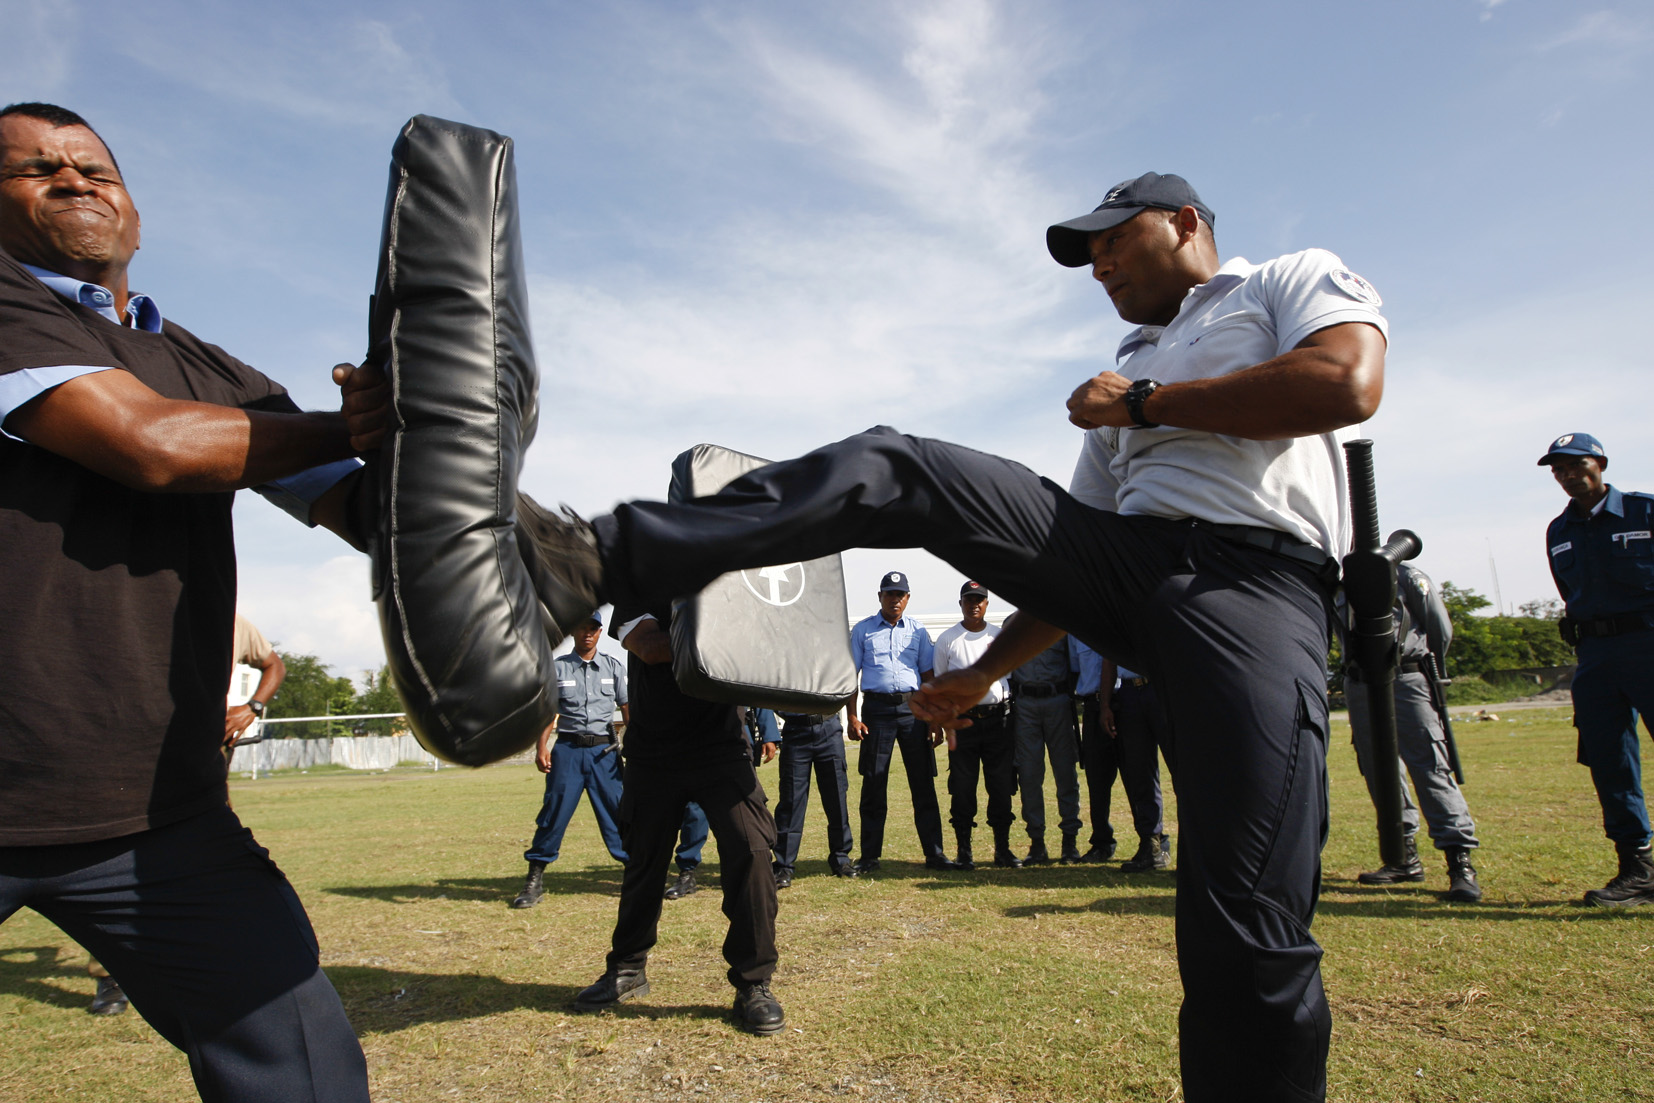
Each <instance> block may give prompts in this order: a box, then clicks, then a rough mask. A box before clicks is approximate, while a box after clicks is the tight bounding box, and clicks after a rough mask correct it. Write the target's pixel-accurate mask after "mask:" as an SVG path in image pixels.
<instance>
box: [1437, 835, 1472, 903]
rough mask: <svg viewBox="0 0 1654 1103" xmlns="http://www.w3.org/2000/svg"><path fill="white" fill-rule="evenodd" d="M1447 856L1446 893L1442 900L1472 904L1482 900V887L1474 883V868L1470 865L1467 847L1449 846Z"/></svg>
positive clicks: (1446, 851)
mask: <svg viewBox="0 0 1654 1103" xmlns="http://www.w3.org/2000/svg"><path fill="white" fill-rule="evenodd" d="M1443 853H1445V854H1446V856H1447V893H1446V895H1444V896H1443V897H1442V899H1443V900H1455V901H1457V902H1459V903H1461V904H1474V903H1475V902H1476V901H1478V900H1480V899H1481V898H1482V886H1481V885H1479V884H1477V883H1476V867H1475V866H1473V865H1471V864H1470V848H1469V847H1468V846H1450V847H1448V848H1447V849H1446V850H1445V851H1444V852H1443Z"/></svg>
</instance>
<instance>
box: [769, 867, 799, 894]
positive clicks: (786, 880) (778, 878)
mask: <svg viewBox="0 0 1654 1103" xmlns="http://www.w3.org/2000/svg"><path fill="white" fill-rule="evenodd" d="M770 875H771V876H773V877H774V878H775V887H776V888H777V889H790V888H792V887H793V871H792V870H790V869H783V868H782V867H781V866H776V867H775V868H774V869H772V870H770Z"/></svg>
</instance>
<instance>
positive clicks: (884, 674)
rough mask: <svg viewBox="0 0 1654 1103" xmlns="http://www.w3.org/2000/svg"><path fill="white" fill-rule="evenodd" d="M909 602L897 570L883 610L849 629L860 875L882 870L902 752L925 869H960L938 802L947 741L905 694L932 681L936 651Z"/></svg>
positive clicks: (883, 593) (885, 584)
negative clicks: (890, 798)
mask: <svg viewBox="0 0 1654 1103" xmlns="http://www.w3.org/2000/svg"><path fill="white" fill-rule="evenodd" d="M910 596H911V594H910V593H909V590H908V585H907V575H905V574H903V573H902V572H901V571H891V572H890V573H889V574H886V575H885V576H884V577H883V578H882V579H881V580H880V581H879V611H878V612H877V613H874V614H873V615H872V616H870V617H868V618H867V619H865V620H860V621H857V622H856V624H855V626H854V627H852V628H851V629H850V655H851V658H853V659H854V660H855V663H856V670H857V671H859V672H860V673H861V700H860V705H861V711H860V713H859V714H858V713H857V708H856V706H857V703H858V702H857V699H856V698H855V697H854V696H852V697H851V698H850V704H849V706H848V708H847V711H848V713H849V716H850V739H851V740H852V741H853V742H858V743H860V744H861V751H860V753H859V754H858V755H857V756H856V772H857V773H859V774H861V776H862V783H861V860H860V861H859V862H857V863H856V869H857V870H859V871H860V872H862V873H871V872H873V871H874V870H876V869H878V868H879V857H880V855H881V854H883V853H884V818H885V813H886V811H887V809H888V807H889V805H888V803H887V801H886V798H885V792H886V788H887V786H888V785H889V783H890V759H891V756H892V755H893V754H894V753H895V750H896V748H898V747H900V748H901V752H902V766H903V767H904V768H905V769H906V771H907V787H908V790H909V792H911V793H912V794H913V826H914V827H915V828H917V829H918V832H919V845H920V847H921V848H922V849H923V850H924V852H925V867H926V868H927V869H953V868H954V864H953V863H952V862H951V861H949V860H948V857H947V855H946V854H944V853H943V852H942V811H941V808H940V806H939V805H938V804H937V803H936V745H937V744H938V743H940V742H941V741H942V740H941V737H940V736H935V737H933V736H932V735H931V734H930V726H929V725H928V724H925V723H924V722H922V721H920V720H916V719H914V716H913V713H912V712H911V711H909V709H908V707H907V695H908V694H910V693H912V692H913V691H914V690H916V689H918V688H919V685H920V683H922V682H924V681H927V680H928V679H929V678H930V674H931V664H932V661H933V655H932V653H933V650H934V648H933V645H932V644H931V639H930V633H929V632H928V631H927V630H926V629H925V626H924V625H922V624H920V623H919V622H918V621H917V620H915V619H913V618H912V617H906V616H903V615H902V614H903V612H904V611H905V610H906V609H907V602H908V598H909V597H910Z"/></svg>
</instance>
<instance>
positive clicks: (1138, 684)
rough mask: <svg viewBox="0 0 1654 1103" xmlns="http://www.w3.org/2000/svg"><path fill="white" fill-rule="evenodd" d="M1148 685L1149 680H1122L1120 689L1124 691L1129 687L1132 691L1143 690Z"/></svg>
mask: <svg viewBox="0 0 1654 1103" xmlns="http://www.w3.org/2000/svg"><path fill="white" fill-rule="evenodd" d="M1148 684H1149V680H1148V679H1147V678H1121V679H1120V688H1121V689H1124V688H1125V687H1127V686H1130V687H1131V688H1132V689H1142V688H1143V687H1144V686H1146V685H1148Z"/></svg>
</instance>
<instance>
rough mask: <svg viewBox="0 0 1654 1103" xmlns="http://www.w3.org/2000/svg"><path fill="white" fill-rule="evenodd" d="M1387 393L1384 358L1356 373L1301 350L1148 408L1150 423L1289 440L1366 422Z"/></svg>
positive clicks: (1162, 392) (1152, 400) (1191, 385)
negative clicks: (1384, 392) (1385, 389)
mask: <svg viewBox="0 0 1654 1103" xmlns="http://www.w3.org/2000/svg"><path fill="white" fill-rule="evenodd" d="M1383 391H1384V362H1383V359H1382V357H1380V358H1378V359H1377V360H1376V362H1372V363H1367V362H1364V363H1363V365H1362V370H1359V371H1355V372H1351V371H1349V370H1348V369H1347V367H1346V366H1345V365H1344V364H1342V363H1341V362H1339V361H1338V360H1337V359H1336V358H1334V357H1333V356H1332V355H1330V354H1329V353H1328V352H1327V351H1326V350H1324V349H1320V348H1306V347H1300V348H1296V349H1293V350H1292V351H1291V352H1289V353H1287V354H1286V355H1284V356H1278V357H1276V358H1275V359H1273V360H1269V361H1266V362H1264V363H1262V364H1258V365H1256V366H1255V367H1251V368H1247V369H1246V370H1244V371H1238V372H1233V373H1231V374H1229V375H1222V376H1218V377H1216V378H1213V379H1193V380H1189V381H1187V382H1184V383H1171V384H1168V385H1166V386H1164V387H1161V388H1160V389H1159V390H1157V391H1155V392H1154V394H1152V395H1150V396H1149V399H1148V401H1147V402H1145V403H1144V404H1143V416H1144V417H1146V418H1148V419H1149V420H1150V421H1155V422H1159V423H1160V424H1162V425H1175V426H1177V427H1179V428H1182V429H1199V430H1203V431H1205V432H1209V433H1222V434H1224V435H1225V436H1231V437H1242V438H1245V439H1247V440H1285V439H1288V438H1291V437H1307V436H1313V435H1315V434H1318V433H1330V432H1332V431H1333V430H1335V429H1342V428H1343V427H1344V426H1346V425H1354V424H1357V423H1358V422H1362V421H1365V420H1366V419H1367V418H1369V417H1371V416H1372V414H1373V412H1374V411H1375V410H1377V409H1378V402H1379V399H1380V397H1381V396H1382V395H1383Z"/></svg>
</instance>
